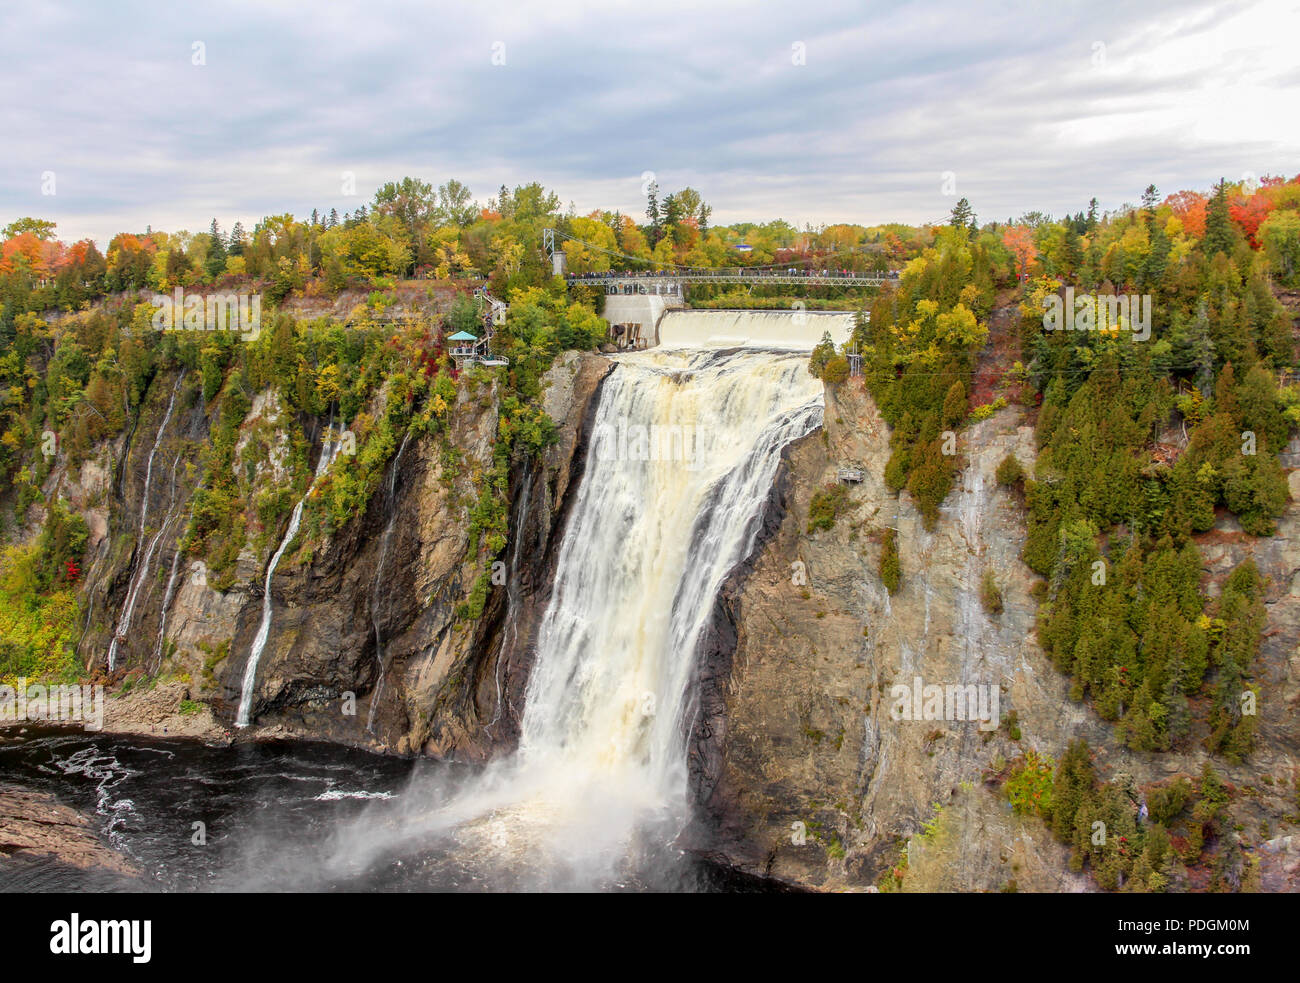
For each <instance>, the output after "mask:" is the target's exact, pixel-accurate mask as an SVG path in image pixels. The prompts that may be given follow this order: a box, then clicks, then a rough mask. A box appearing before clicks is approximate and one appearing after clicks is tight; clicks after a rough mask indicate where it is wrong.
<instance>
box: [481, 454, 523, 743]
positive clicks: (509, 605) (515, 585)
mask: <svg viewBox="0 0 1300 983" xmlns="http://www.w3.org/2000/svg"><path fill="white" fill-rule="evenodd" d="M532 477H533V459H532V458H531V457H529V458H525V459H524V474H523V480H522V482H521V495H520V499H519V511H518V516H519V518H518V520H517V521H516V522H515V541H514V548H513V549H512V550H511V551H510V570H509V572H508V574H507V580H506V618H507V619H508V620H509V621H510V644H511V645H514V644H515V643H516V642H517V641H518V640H519V623H518V621H517V620H516V618H517V616H518V613H519V561H520V558H521V555H522V553H523V546H524V529H525V528H526V526H527V524H528V500H529V498H531V491H532V486H533V482H532ZM505 648H506V647H505V646H504V645H502V646H501V647H500V648H499V649H498V650H497V664H496V671H495V673H494V674H493V676H494V678H495V681H496V687H497V705H496V711H495V712H494V713H493V714H492V720H491V722H489V723H488V725H487V726H486V727H484V728H483V729H484V730H485V731H487V733H489V734H491V733H492V728H493V727H495V726H496V725H497V721H498V720H500V719H501V710H502V706H503V704H504V700H503V699H502V692H501V661H502V657H503V655H504V654H505Z"/></svg>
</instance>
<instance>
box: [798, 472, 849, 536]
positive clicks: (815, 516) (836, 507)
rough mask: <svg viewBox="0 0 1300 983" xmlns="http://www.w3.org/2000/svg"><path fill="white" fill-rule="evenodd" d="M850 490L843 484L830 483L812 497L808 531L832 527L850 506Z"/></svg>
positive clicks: (809, 508)
mask: <svg viewBox="0 0 1300 983" xmlns="http://www.w3.org/2000/svg"><path fill="white" fill-rule="evenodd" d="M848 503H849V490H848V489H847V488H845V487H844V486H843V485H837V484H828V485H827V486H826V487H825V488H823V489H822V490H821V491H819V492H816V493H815V494H814V495H813V497H812V503H811V504H810V505H809V506H808V531H809V532H810V533H812V532H817V531H818V530H825V529H831V528H833V527H834V525H835V520H836V519H838V518H839V516H840V513H841V512H843V511H844V509H845V508H846V507H847V506H848Z"/></svg>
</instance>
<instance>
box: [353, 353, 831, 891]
mask: <svg viewBox="0 0 1300 983" xmlns="http://www.w3.org/2000/svg"><path fill="white" fill-rule="evenodd" d="M806 364H807V361H806V357H805V356H803V355H798V354H774V353H771V352H762V351H752V350H742V351H732V352H704V351H698V350H696V351H665V350H650V351H647V352H639V353H635V354H629V355H623V356H620V357H619V358H618V366H617V368H616V369H615V371H614V372H613V373H612V374H611V375H610V376H609V377H608V378H607V379H606V381H605V383H604V385H603V387H602V390H601V394H600V397H599V405H598V407H597V411H596V418H595V421H594V424H595V428H594V431H593V436H592V442H591V445H590V448H589V451H588V455H587V462H586V466H585V471H584V474H583V477H582V481H581V483H580V485H579V490H578V492H577V494H578V499H577V501H576V502H575V503H574V509H573V512H572V514H571V517H570V520H569V525H568V528H567V530H566V532H565V535H564V540H563V543H562V545H561V549H560V554H559V557H558V561H557V568H556V574H555V585H554V591H553V594H552V598H551V601H550V604H549V606H548V608H547V610H546V612H545V614H544V615H543V619H542V623H541V626H540V629H539V636H538V643H537V654H536V660H535V664H534V667H533V670H532V674H531V676H530V679H529V683H528V688H527V692H526V694H525V706H524V712H523V719H522V722H521V737H520V744H519V748H518V750H517V752H516V753H515V754H514V755H513V756H512V757H511V758H509V759H506V760H503V761H500V762H497V763H495V764H493V765H491V766H489V767H488V769H486V771H485V772H484V773H482V774H481V775H480V776H478V777H477V778H476V779H475V780H474V781H473V782H471V783H470V784H469V785H468V786H467V787H465V788H463V789H461V790H460V791H458V792H456V793H453V794H451V795H450V796H448V797H447V799H446V801H445V802H444V803H443V804H442V805H441V806H440V807H439V808H437V809H436V810H434V811H433V812H432V813H430V812H428V811H424V810H422V811H420V812H419V813H412V814H411V815H408V816H407V817H405V819H404V821H403V826H402V828H401V829H400V830H398V831H395V832H394V835H390V836H388V837H383V836H380V835H379V834H378V833H377V830H376V828H375V827H374V826H370V827H368V828H366V829H360V828H358V829H356V830H354V831H353V832H352V834H351V835H350V836H345V837H344V842H342V843H340V844H339V846H338V852H337V855H336V856H337V862H339V863H343V864H352V863H356V862H358V861H359V860H360V861H361V862H365V860H364V859H362V858H363V857H369V858H371V859H373V858H374V857H375V856H376V855H378V854H379V853H381V852H383V851H384V850H385V849H386V848H387V847H389V846H396V845H397V841H399V840H408V839H410V838H413V837H419V836H423V835H428V834H437V833H447V834H451V835H453V836H454V837H455V838H456V839H457V840H458V847H457V850H456V852H455V855H456V856H457V857H458V858H460V859H461V860H464V858H466V857H479V858H480V859H481V861H482V862H483V863H484V864H486V865H493V864H495V865H498V866H499V867H504V868H508V869H509V871H510V876H511V877H521V876H523V875H522V874H520V871H521V870H523V869H524V868H528V867H532V868H534V869H538V870H540V871H541V873H540V874H539V876H540V877H541V878H542V881H541V884H542V885H544V886H549V887H556V886H568V887H602V886H610V885H611V884H613V883H616V882H617V878H619V877H620V876H622V875H624V874H626V873H627V872H628V871H629V870H635V869H636V865H637V858H638V857H639V856H640V857H644V856H645V855H648V854H649V853H650V852H653V851H656V850H662V849H664V848H665V847H666V846H667V845H668V844H670V843H671V842H672V841H673V840H674V839H675V838H676V836H677V834H678V833H680V832H681V830H682V829H683V827H684V825H685V823H686V822H687V820H688V818H689V787H688V773H687V739H688V733H689V730H690V727H691V723H692V721H691V715H692V714H693V712H694V711H693V702H692V694H691V692H690V690H691V682H692V680H693V678H694V676H695V673H696V671H697V665H698V662H697V652H698V647H699V641H700V638H701V634H702V632H703V630H704V627H705V625H706V623H707V620H708V618H709V615H710V613H711V611H712V607H713V601H714V598H715V597H716V595H717V592H718V589H719V587H720V586H721V584H722V582H723V580H724V579H725V577H726V576H727V574H728V573H729V572H730V571H731V570H732V569H733V567H734V566H735V565H736V564H737V563H739V562H740V561H741V560H743V559H744V557H745V556H746V555H748V554H749V552H750V551H751V550H752V549H753V546H754V543H755V540H756V537H757V535H758V528H759V525H760V519H761V510H762V505H763V502H764V501H765V500H766V498H767V496H768V494H769V493H770V490H771V487H772V482H773V480H774V478H775V475H776V470H777V467H778V465H779V462H780V451H781V448H782V447H784V446H785V445H786V444H787V443H789V442H790V441H792V440H794V439H797V438H799V437H801V436H804V435H805V434H807V433H809V432H810V431H811V430H812V429H814V428H815V427H816V426H817V425H818V424H819V423H820V422H821V416H822V390H821V384H820V383H818V382H817V381H816V380H815V379H813V378H812V377H811V376H810V375H809V374H808V371H807V368H806Z"/></svg>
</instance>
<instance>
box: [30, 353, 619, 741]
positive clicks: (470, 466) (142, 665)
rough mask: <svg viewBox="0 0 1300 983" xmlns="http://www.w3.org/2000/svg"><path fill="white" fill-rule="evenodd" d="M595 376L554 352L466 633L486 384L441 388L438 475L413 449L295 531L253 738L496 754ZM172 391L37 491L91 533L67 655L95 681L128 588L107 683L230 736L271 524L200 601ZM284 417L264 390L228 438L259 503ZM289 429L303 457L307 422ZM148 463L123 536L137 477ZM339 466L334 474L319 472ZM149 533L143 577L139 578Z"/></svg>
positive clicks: (421, 447) (161, 390)
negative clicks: (542, 425) (333, 524)
mask: <svg viewBox="0 0 1300 983" xmlns="http://www.w3.org/2000/svg"><path fill="white" fill-rule="evenodd" d="M611 368H612V363H610V362H609V361H608V360H607V359H605V358H602V357H600V356H596V355H579V354H577V353H568V354H566V355H564V356H562V358H561V359H560V360H559V361H558V362H557V363H556V365H555V366H554V368H553V369H552V370H551V372H550V373H549V374H548V375H547V377H546V379H545V380H544V385H545V386H546V390H545V397H544V402H545V408H546V409H547V411H548V412H549V413H550V414H551V416H552V419H553V420H554V421H555V422H556V424H557V426H558V429H559V440H558V442H557V443H556V444H555V445H554V446H552V447H550V448H548V449H547V450H546V451H545V452H544V454H543V456H542V459H541V463H540V465H537V464H534V463H532V462H520V463H517V464H515V465H514V466H513V468H512V473H511V500H512V502H513V503H514V505H513V506H512V508H511V517H510V543H509V545H508V546H507V548H506V550H505V553H504V555H503V557H502V563H503V564H504V565H505V569H502V570H501V571H500V572H499V575H498V576H497V577H495V578H494V580H493V585H492V587H491V589H490V591H489V594H488V598H487V603H486V605H485V607H484V611H483V615H482V617H480V618H478V619H475V620H468V619H460V620H458V619H457V615H456V612H457V608H458V607H459V606H461V605H462V604H463V603H464V602H466V601H467V600H468V598H469V594H470V590H471V588H472V586H473V582H474V579H475V577H476V576H477V575H478V572H479V571H480V570H481V569H482V560H481V558H477V557H475V556H471V555H470V535H469V506H470V505H472V504H473V502H474V500H475V497H476V494H477V490H476V487H475V484H474V480H473V479H474V476H475V475H476V474H480V473H482V472H485V471H486V470H487V469H488V468H489V467H490V466H491V464H492V454H493V444H494V440H495V438H496V431H497V398H496V392H495V388H494V387H493V386H492V384H490V383H479V384H478V385H477V386H474V385H471V386H462V387H461V388H460V389H459V391H458V402H457V405H456V406H455V407H454V409H453V411H452V412H451V414H450V419H451V421H452V422H451V427H450V431H449V433H448V434H447V442H448V443H449V444H450V446H451V447H452V448H454V449H455V451H456V452H458V456H459V460H458V462H457V464H456V465H455V466H452V467H449V466H448V464H447V463H446V461H445V457H444V454H443V453H442V451H443V447H442V443H441V441H439V440H438V439H434V438H415V439H412V440H410V441H409V445H408V446H406V447H404V448H402V449H401V450H400V451H399V452H396V453H394V455H393V457H392V458H391V459H390V460H389V462H388V464H387V466H386V469H385V472H384V474H383V481H382V484H381V488H380V490H378V491H377V492H376V493H374V494H373V495H372V496H371V497H370V500H369V502H368V505H367V508H366V510H365V512H364V514H362V515H360V516H358V517H356V518H355V519H353V520H352V521H351V522H349V523H347V524H346V525H345V526H343V527H341V528H339V529H337V530H335V531H334V532H333V533H332V534H327V535H324V536H323V537H310V536H308V535H306V534H305V532H303V531H300V533H299V536H298V540H297V542H295V543H294V544H291V546H290V548H289V549H288V550H287V551H286V553H285V555H284V557H283V559H282V561H281V563H280V564H279V566H278V567H277V568H276V571H275V576H274V578H273V581H272V585H271V591H272V595H273V598H274V617H273V620H272V628H271V633H270V636H269V638H268V641H267V645H266V648H265V650H264V651H263V653H262V658H261V660H260V662H259V664H258V671H257V684H256V688H255V692H254V703H253V718H254V723H255V726H254V727H253V728H252V729H251V733H253V734H254V735H256V734H266V735H278V736H289V735H297V736H310V737H313V738H320V739H327V740H335V741H340V742H344V743H349V744H358V745H365V746H372V747H375V748H377V749H382V750H388V751H395V752H399V753H427V754H436V755H444V756H452V757H460V758H466V759H482V758H485V757H487V756H489V755H490V754H493V753H497V752H498V751H499V750H500V749H501V748H503V747H508V746H509V745H510V744H511V742H512V739H513V735H514V730H513V722H514V720H515V719H516V718H517V715H518V712H519V710H520V709H521V708H522V699H523V687H524V685H525V683H526V680H527V670H528V667H529V665H530V662H531V648H530V644H531V639H532V633H533V630H534V628H535V622H536V620H537V617H538V615H539V613H540V612H539V609H538V605H539V604H543V605H544V603H545V598H546V596H547V588H546V584H547V583H548V578H547V576H546V572H547V570H548V565H549V564H551V563H553V559H554V556H553V553H554V549H553V548H554V546H555V545H556V536H557V534H558V531H559V528H560V526H561V524H562V522H563V519H564V515H565V504H566V502H567V501H568V494H569V491H570V489H571V488H572V487H573V484H574V477H575V471H574V469H575V468H580V467H581V461H582V454H583V451H584V439H583V430H584V427H585V426H586V424H587V422H588V421H589V418H590V415H591V414H590V412H589V410H590V407H591V405H592V404H594V397H595V394H596V392H597V390H598V388H599V384H600V381H601V380H602V379H603V378H604V375H605V374H606V373H607V372H608V371H610V369H611ZM174 384H175V379H174V378H159V379H157V380H155V381H154V384H153V386H152V387H151V390H150V397H149V399H148V402H147V405H146V408H145V410H144V412H143V413H142V415H141V419H140V421H139V424H138V425H137V427H136V428H135V429H134V431H133V432H132V433H130V434H125V435H122V436H121V437H119V438H118V439H117V440H116V441H115V442H113V443H112V444H106V445H104V446H102V447H101V448H100V449H99V453H98V455H97V456H96V458H95V459H94V460H92V461H90V462H87V463H85V464H83V465H82V467H81V468H80V469H79V472H78V473H77V474H69V473H68V471H67V469H66V468H65V467H56V468H54V469H53V470H52V472H51V475H50V478H49V481H48V483H47V487H46V492H47V494H57V495H62V496H63V497H64V498H66V499H67V500H68V501H69V502H70V504H71V506H72V507H73V508H75V509H77V510H78V511H80V512H81V513H82V514H83V515H85V516H86V518H87V520H88V522H89V525H90V528H91V540H90V543H89V547H88V549H89V554H88V555H89V556H90V557H91V559H90V561H89V562H88V564H87V570H86V575H85V577H84V580H83V585H84V586H83V591H82V599H83V601H82V603H83V606H85V607H86V609H87V610H86V624H87V626H88V631H87V632H86V634H85V636H84V637H83V639H82V643H81V656H82V658H83V661H84V662H85V664H86V666H87V667H88V669H89V670H90V671H92V672H94V673H101V674H102V671H103V669H102V667H103V665H104V657H105V653H106V651H107V647H108V645H109V644H110V641H111V639H112V635H113V632H114V631H117V630H120V628H119V626H120V622H121V618H120V612H121V611H122V609H123V607H124V605H125V603H126V599H127V596H128V594H129V593H130V592H131V590H132V589H133V587H132V585H133V584H135V583H136V582H137V581H138V582H139V586H138V588H136V590H137V600H136V605H135V614H134V615H133V617H132V619H131V624H130V626H129V628H128V629H127V630H125V631H124V632H122V637H121V638H119V652H120V659H121V662H120V668H119V671H118V672H117V673H116V674H115V678H114V680H112V681H111V682H120V680H121V677H122V676H123V674H134V673H135V672H136V671H142V672H143V673H144V674H145V675H151V674H153V673H156V672H157V671H158V670H159V668H160V667H163V668H164V669H165V670H166V671H167V673H168V674H170V675H172V676H175V675H176V674H180V675H182V676H184V675H188V677H189V680H188V684H187V685H186V686H185V692H184V693H183V694H180V697H178V698H182V697H183V698H186V699H193V700H201V701H203V702H205V703H208V704H210V705H211V708H212V710H213V711H214V713H215V715H216V718H217V720H218V721H219V722H220V721H224V722H225V723H226V724H230V723H231V722H233V719H234V716H235V711H236V709H237V706H238V702H239V697H240V686H241V682H242V679H243V674H244V669H245V666H246V663H247V659H248V657H249V654H250V651H251V648H252V644H253V638H254V636H255V634H256V633H257V629H258V625H259V622H260V620H261V607H262V594H263V579H264V577H265V572H266V565H267V562H268V559H269V556H270V554H271V552H273V551H274V549H275V548H276V546H277V544H278V542H279V539H280V537H281V536H282V535H283V533H284V529H283V526H284V524H285V520H284V519H283V518H282V519H281V521H280V523H279V525H278V526H277V528H268V529H266V530H264V531H263V532H262V534H261V535H259V536H258V537H257V540H256V541H255V542H254V541H249V542H248V543H246V544H245V546H244V549H243V550H242V552H241V553H240V556H239V560H238V562H237V564H236V568H235V571H234V577H233V581H234V582H233V584H232V585H229V586H228V587H226V589H222V590H219V589H217V585H215V584H213V583H212V580H211V578H209V577H206V576H204V571H203V570H202V568H195V567H194V565H193V562H192V560H191V559H190V558H188V557H178V556H177V544H178V542H179V539H180V536H181V534H182V533H183V531H184V528H185V524H186V521H187V519H188V515H189V509H190V502H191V499H192V496H193V493H194V490H195V488H196V487H197V486H198V484H199V482H200V480H201V469H200V468H199V466H198V465H199V461H200V450H201V446H202V444H203V442H204V441H206V440H207V439H208V426H209V418H208V414H207V412H206V408H205V407H203V406H202V405H200V401H199V400H198V399H197V397H196V395H195V394H194V393H192V392H190V391H189V390H184V391H186V392H190V398H188V399H186V398H184V397H182V400H181V404H180V405H178V406H177V407H176V411H175V413H174V414H173V416H172V418H171V419H170V420H169V421H168V425H167V427H166V428H165V429H164V428H162V423H163V420H164V409H165V403H166V395H165V393H169V392H170V391H171V390H172V387H173V385H174ZM282 413H283V411H282V409H281V408H280V407H279V406H278V402H277V400H276V399H275V398H274V396H273V395H272V394H271V393H263V394H259V395H258V396H257V398H255V399H254V400H253V403H252V408H251V409H250V411H249V413H248V415H247V418H246V419H245V421H244V424H243V426H242V428H241V435H240V440H241V441H245V440H247V439H249V438H250V435H253V434H255V433H256V434H258V435H259V439H265V440H267V441H268V443H269V444H270V446H271V447H272V450H273V453H271V454H270V455H269V456H268V458H267V460H266V461H265V462H264V463H263V464H262V465H259V467H258V468H257V471H256V473H255V474H254V476H253V478H252V480H253V483H254V486H255V488H257V489H263V488H266V489H271V488H276V487H281V486H283V485H284V483H285V482H286V481H287V477H286V473H285V471H284V469H283V466H282V465H283V461H282V460H279V459H278V458H277V455H276V453H274V449H275V447H276V446H278V445H277V436H276V435H277V434H278V435H280V436H281V437H282V436H283V433H284V428H285V426H287V425H288V424H289V423H290V422H292V421H288V420H286V419H284V418H283V415H282ZM299 422H301V423H303V424H305V427H306V429H307V431H308V433H309V435H312V436H313V438H314V439H313V448H314V450H313V453H318V452H319V448H320V439H319V431H320V430H321V429H323V427H324V425H325V421H323V420H307V421H299ZM283 443H284V441H283V440H280V441H279V444H281V445H282V444H283ZM155 446H156V447H157V451H156V453H155V454H154V467H153V472H154V473H153V478H152V480H151V481H149V482H148V489H149V497H148V507H149V513H148V518H147V525H146V531H145V534H144V535H143V536H141V535H140V534H139V528H138V527H139V523H140V513H141V509H142V508H143V507H144V503H145V495H146V491H145V486H146V480H145V473H146V470H147V468H146V464H145V462H146V460H147V457H148V455H149V454H150V453H151V451H152V450H153V448H154V447H155ZM277 461H278V463H277ZM313 463H314V462H313ZM346 466H347V462H346V461H345V460H342V459H340V460H339V461H338V462H336V464H335V467H346ZM114 474H116V475H117V480H116V481H114V480H113V478H112V477H111V476H112V475H114ZM521 503H522V504H521ZM38 511H39V510H33V512H34V514H33V515H32V516H31V520H32V524H33V526H35V525H36V524H38V523H39V520H40V516H39V515H38V514H35V513H37V512H38ZM159 529H161V530H163V534H162V536H161V537H159V539H158V545H157V547H156V549H155V550H154V552H153V553H152V554H151V555H150V569H149V571H148V574H147V576H141V574H140V569H141V567H140V564H141V562H142V559H143V557H144V556H145V555H146V554H147V553H148V546H149V544H150V543H151V542H152V540H153V537H154V535H155V532H156V531H157V530H159ZM222 586H225V585H222ZM169 587H170V591H169V589H168V588H169ZM512 601H513V609H512V604H511V602H512ZM507 629H508V630H507ZM381 651H382V657H381V655H380V653H381ZM498 657H500V658H501V663H502V664H501V668H500V671H498ZM172 702H176V701H175V700H173V701H172ZM128 716H129V715H128Z"/></svg>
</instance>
